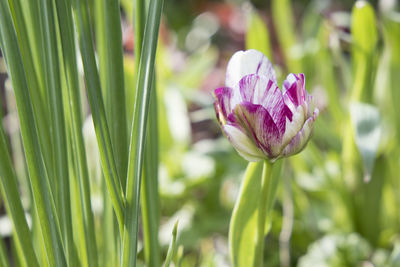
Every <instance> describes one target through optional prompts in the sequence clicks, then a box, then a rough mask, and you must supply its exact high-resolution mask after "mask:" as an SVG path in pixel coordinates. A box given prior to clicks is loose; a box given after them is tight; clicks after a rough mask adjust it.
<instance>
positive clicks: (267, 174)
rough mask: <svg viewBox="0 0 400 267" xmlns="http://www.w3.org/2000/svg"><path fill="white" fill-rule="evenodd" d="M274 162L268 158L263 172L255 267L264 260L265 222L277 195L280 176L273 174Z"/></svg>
mask: <svg viewBox="0 0 400 267" xmlns="http://www.w3.org/2000/svg"><path fill="white" fill-rule="evenodd" d="M272 167H273V163H271V162H269V161H268V160H266V161H265V162H264V168H263V172H262V178H261V179H262V180H261V195H260V200H259V205H258V216H257V235H256V249H255V252H254V253H255V255H254V267H262V266H263V262H264V253H263V252H264V237H265V235H266V231H265V222H266V219H267V217H269V215H270V213H271V209H272V206H273V203H274V202H275V198H276V197H275V196H276V190H277V186H275V185H276V181H275V180H276V179H279V176H275V177H274V175H272Z"/></svg>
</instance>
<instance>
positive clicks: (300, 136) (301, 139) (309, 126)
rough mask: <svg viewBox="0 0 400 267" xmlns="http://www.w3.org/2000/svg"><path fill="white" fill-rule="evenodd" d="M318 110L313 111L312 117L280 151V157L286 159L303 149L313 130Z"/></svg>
mask: <svg viewBox="0 0 400 267" xmlns="http://www.w3.org/2000/svg"><path fill="white" fill-rule="evenodd" d="M318 113H319V111H318V109H315V110H314V113H313V116H311V117H309V118H308V119H307V120H306V122H305V123H304V125H303V128H302V129H301V130H300V131H299V132H298V133H297V134H296V135H295V136H294V137H293V138H292V139H291V141H290V142H289V144H288V145H287V146H286V147H285V149H284V150H283V151H282V156H284V157H287V156H290V155H294V154H297V153H299V152H300V151H302V150H303V149H304V147H305V146H306V144H307V142H308V140H309V139H310V136H311V132H312V130H313V128H314V122H315V119H316V118H317V116H318Z"/></svg>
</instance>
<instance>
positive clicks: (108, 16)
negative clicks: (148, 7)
mask: <svg viewBox="0 0 400 267" xmlns="http://www.w3.org/2000/svg"><path fill="white" fill-rule="evenodd" d="M96 7H97V8H96V11H97V16H96V18H97V20H96V22H97V23H96V26H97V27H96V30H97V34H96V37H97V42H96V44H97V47H98V56H99V67H100V77H101V87H102V89H103V93H104V99H105V107H106V110H107V114H106V115H107V119H108V123H109V125H110V135H111V143H112V146H113V149H114V156H115V163H116V165H117V170H118V173H119V176H120V177H125V175H126V171H127V163H128V130H127V120H126V106H125V85H124V68H123V50H122V30H121V16H120V9H119V8H120V7H119V1H107V0H101V1H97V2H96ZM125 182H126V179H121V183H122V188H125Z"/></svg>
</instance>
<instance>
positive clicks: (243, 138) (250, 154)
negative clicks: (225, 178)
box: [223, 124, 264, 161]
mask: <svg viewBox="0 0 400 267" xmlns="http://www.w3.org/2000/svg"><path fill="white" fill-rule="evenodd" d="M223 129H224V132H225V134H226V136H227V137H228V139H229V141H230V142H231V143H232V145H233V147H234V148H235V149H236V151H237V152H238V153H239V154H240V155H241V156H242V157H243V158H245V159H246V160H248V161H259V160H261V159H263V158H264V155H263V153H262V151H261V150H260V149H259V148H258V147H257V146H256V145H255V144H254V142H253V141H252V140H251V139H250V138H249V137H248V136H247V135H246V134H245V133H243V132H242V131H241V130H240V129H238V128H237V127H235V126H233V125H229V124H227V125H225V126H224V127H223Z"/></svg>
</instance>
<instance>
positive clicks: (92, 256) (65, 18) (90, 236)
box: [56, 0, 97, 266]
mask: <svg viewBox="0 0 400 267" xmlns="http://www.w3.org/2000/svg"><path fill="white" fill-rule="evenodd" d="M56 8H57V15H58V20H59V21H60V22H61V21H62V23H59V28H60V35H61V40H62V51H63V58H64V68H65V76H66V80H67V86H68V94H67V99H68V104H69V105H68V106H66V110H68V112H67V115H68V117H69V127H70V131H71V134H70V136H71V141H72V151H73V155H74V156H73V159H72V160H73V161H74V170H75V178H76V179H77V181H78V183H79V190H78V191H77V192H79V193H80V197H79V199H80V201H81V206H82V211H83V217H82V216H79V217H78V218H77V219H78V220H77V221H78V223H79V224H82V225H80V227H79V229H80V237H79V239H80V243H81V244H82V247H81V249H82V250H84V251H81V253H82V254H83V255H84V257H83V258H82V261H83V262H84V263H85V265H87V266H88V265H93V266H97V251H96V238H95V232H94V231H95V228H94V218H93V212H92V208H91V202H90V183H89V172H88V166H87V162H86V152H85V145H84V140H83V134H82V124H83V123H82V111H81V101H80V93H79V77H78V70H77V62H76V56H75V55H76V50H75V42H74V40H75V35H74V25H73V21H72V11H71V6H70V3H69V1H66V0H56Z"/></svg>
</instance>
